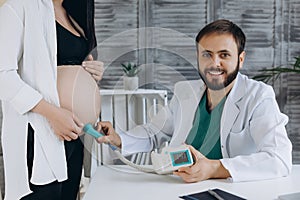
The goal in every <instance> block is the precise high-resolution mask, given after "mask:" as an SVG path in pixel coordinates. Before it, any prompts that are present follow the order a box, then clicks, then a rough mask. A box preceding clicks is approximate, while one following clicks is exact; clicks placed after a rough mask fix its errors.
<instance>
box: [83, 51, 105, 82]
mask: <svg viewBox="0 0 300 200" xmlns="http://www.w3.org/2000/svg"><path fill="white" fill-rule="evenodd" d="M82 66H83V67H84V69H85V70H86V71H87V72H89V73H90V74H91V75H92V77H93V78H94V79H95V81H96V82H98V81H100V80H101V79H102V77H103V72H104V64H103V62H101V61H98V60H94V58H93V56H92V55H91V54H89V55H88V57H87V59H86V60H85V61H83V62H82Z"/></svg>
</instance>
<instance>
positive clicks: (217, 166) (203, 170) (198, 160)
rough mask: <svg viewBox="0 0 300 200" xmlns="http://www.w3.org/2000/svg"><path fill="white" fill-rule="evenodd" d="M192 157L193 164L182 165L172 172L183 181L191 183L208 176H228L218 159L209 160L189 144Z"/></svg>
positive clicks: (208, 177) (205, 178)
mask: <svg viewBox="0 0 300 200" xmlns="http://www.w3.org/2000/svg"><path fill="white" fill-rule="evenodd" d="M189 148H190V151H191V153H192V155H193V158H194V165H192V166H190V167H182V168H179V169H178V170H177V171H175V172H173V174H174V175H177V176H180V177H181V178H182V179H183V180H184V181H185V182H187V183H193V182H198V181H203V180H207V179H210V178H228V177H230V173H229V172H228V171H227V170H226V169H225V168H224V166H223V165H222V163H221V161H220V160H210V159H207V158H206V157H205V156H204V155H202V154H201V153H200V152H199V151H197V150H196V149H194V147H192V146H189Z"/></svg>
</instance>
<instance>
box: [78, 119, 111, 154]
mask: <svg viewBox="0 0 300 200" xmlns="http://www.w3.org/2000/svg"><path fill="white" fill-rule="evenodd" d="M83 131H84V132H85V133H87V134H89V135H91V136H93V137H95V138H99V137H102V136H104V134H101V133H99V132H98V131H96V130H95V129H94V127H93V126H92V124H86V125H84V127H83ZM108 145H109V147H110V148H111V149H112V150H113V151H114V150H116V149H117V147H116V146H113V145H111V144H108Z"/></svg>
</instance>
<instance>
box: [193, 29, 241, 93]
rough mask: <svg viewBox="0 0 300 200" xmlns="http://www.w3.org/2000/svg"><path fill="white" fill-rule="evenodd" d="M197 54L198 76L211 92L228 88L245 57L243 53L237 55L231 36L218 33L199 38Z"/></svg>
mask: <svg viewBox="0 0 300 200" xmlns="http://www.w3.org/2000/svg"><path fill="white" fill-rule="evenodd" d="M197 53H198V55H197V57H198V68H199V72H200V76H201V77H202V79H203V81H204V82H205V84H206V85H207V87H208V88H209V89H211V90H221V89H224V88H226V87H227V86H229V85H230V84H231V83H232V82H233V81H234V80H235V78H236V76H237V74H238V71H239V69H240V68H241V67H242V65H243V62H244V56H245V52H242V53H241V54H240V55H238V49H237V44H236V42H235V40H234V38H233V37H232V35H230V34H219V33H212V34H209V35H206V36H204V37H203V38H201V40H200V41H199V43H198V50H197ZM230 86H231V87H232V84H231V85H230Z"/></svg>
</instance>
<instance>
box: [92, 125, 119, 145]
mask: <svg viewBox="0 0 300 200" xmlns="http://www.w3.org/2000/svg"><path fill="white" fill-rule="evenodd" d="M96 130H97V131H98V132H101V133H104V134H105V136H103V137H99V138H97V142H98V143H100V144H101V143H105V144H111V145H113V146H116V147H118V148H121V145H122V142H121V138H120V136H119V135H118V134H117V133H116V132H115V130H114V128H113V126H112V124H111V123H110V122H98V123H97V127H96Z"/></svg>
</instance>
